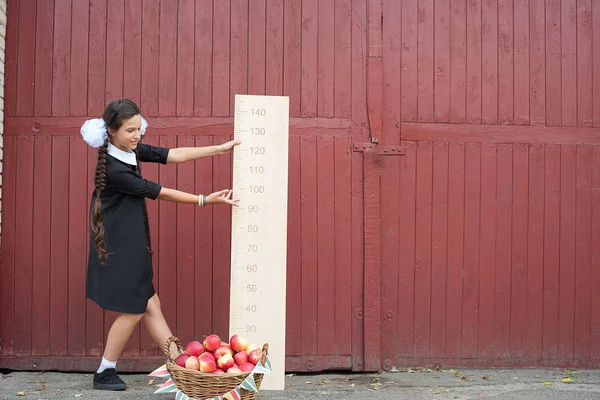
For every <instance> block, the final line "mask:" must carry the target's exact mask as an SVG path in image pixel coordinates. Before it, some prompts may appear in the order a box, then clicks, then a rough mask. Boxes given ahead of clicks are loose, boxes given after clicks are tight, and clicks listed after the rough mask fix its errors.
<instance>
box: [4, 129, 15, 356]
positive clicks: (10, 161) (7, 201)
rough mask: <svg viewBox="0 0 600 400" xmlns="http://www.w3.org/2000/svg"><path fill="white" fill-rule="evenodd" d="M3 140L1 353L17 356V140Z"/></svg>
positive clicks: (11, 138) (12, 138) (13, 138)
mask: <svg viewBox="0 0 600 400" xmlns="http://www.w3.org/2000/svg"><path fill="white" fill-rule="evenodd" d="M3 140H4V142H3V143H4V148H3V150H4V155H3V164H4V165H3V171H2V211H3V213H2V214H3V215H2V234H3V237H2V259H1V260H0V289H1V290H0V316H1V318H2V321H3V323H2V324H0V354H2V355H3V356H6V355H12V354H14V325H15V323H14V322H15V253H16V249H15V237H16V235H15V231H16V229H17V226H16V221H17V217H16V214H17V213H16V210H17V198H16V187H17V172H16V171H17V162H18V158H17V138H16V137H6V138H4V139H3Z"/></svg>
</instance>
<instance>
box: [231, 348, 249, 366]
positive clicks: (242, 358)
mask: <svg viewBox="0 0 600 400" xmlns="http://www.w3.org/2000/svg"><path fill="white" fill-rule="evenodd" d="M233 359H234V360H235V363H236V364H237V365H242V364H244V363H247V362H248V353H246V352H245V351H240V352H239V353H235V355H234V356H233Z"/></svg>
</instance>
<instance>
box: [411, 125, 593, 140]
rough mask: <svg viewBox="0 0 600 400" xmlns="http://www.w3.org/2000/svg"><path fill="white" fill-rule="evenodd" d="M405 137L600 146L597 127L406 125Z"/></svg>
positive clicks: (413, 138) (412, 138)
mask: <svg viewBox="0 0 600 400" xmlns="http://www.w3.org/2000/svg"><path fill="white" fill-rule="evenodd" d="M400 128H401V130H402V138H403V139H404V140H414V141H422V140H424V141H440V140H441V141H460V142H476V143H548V144H573V145H578V144H592V145H597V144H600V136H598V130H597V129H594V128H562V127H544V126H528V127H525V126H514V125H472V124H413V123H407V122H405V123H402V125H401V127H400Z"/></svg>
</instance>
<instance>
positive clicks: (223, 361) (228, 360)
mask: <svg viewBox="0 0 600 400" xmlns="http://www.w3.org/2000/svg"><path fill="white" fill-rule="evenodd" d="M234 364H235V361H233V357H231V355H230V354H227V353H226V354H223V355H222V356H221V357H220V358H219V359H218V360H217V366H218V367H219V368H221V369H222V370H223V371H225V370H228V369H229V368H231V367H233V365H234Z"/></svg>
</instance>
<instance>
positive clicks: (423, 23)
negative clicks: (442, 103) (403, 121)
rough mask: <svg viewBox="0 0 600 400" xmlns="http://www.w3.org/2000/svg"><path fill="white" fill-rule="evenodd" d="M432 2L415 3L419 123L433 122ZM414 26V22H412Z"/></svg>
mask: <svg viewBox="0 0 600 400" xmlns="http://www.w3.org/2000/svg"><path fill="white" fill-rule="evenodd" d="M434 7H435V6H434V2H433V0H419V1H418V2H417V21H418V24H417V26H418V28H417V29H418V39H417V54H418V55H417V57H418V71H419V72H418V74H417V85H418V86H417V87H418V94H417V110H418V113H419V116H418V121H419V122H433V121H434V120H435V118H434V104H433V103H434V83H433V82H434V73H435V71H434V34H435V32H434V23H435V19H434V18H435V12H434ZM413 24H414V22H413Z"/></svg>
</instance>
